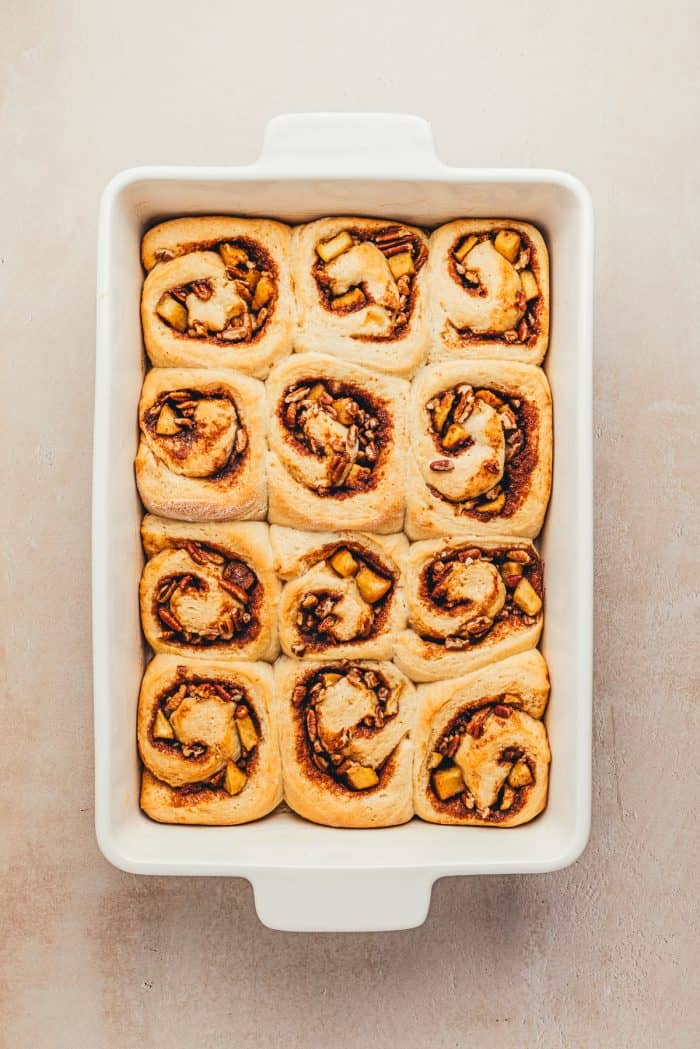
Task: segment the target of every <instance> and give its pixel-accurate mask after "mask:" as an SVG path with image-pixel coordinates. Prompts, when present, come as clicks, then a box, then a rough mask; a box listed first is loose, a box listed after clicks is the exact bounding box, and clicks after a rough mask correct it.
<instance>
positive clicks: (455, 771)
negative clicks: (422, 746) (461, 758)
mask: <svg viewBox="0 0 700 1049" xmlns="http://www.w3.org/2000/svg"><path fill="white" fill-rule="evenodd" d="M466 789H467V785H466V783H465V782H464V777H463V775H462V770H461V769H460V768H458V767H457V765H450V767H449V768H446V769H438V770H437V772H433V790H434V791H435V793H436V794H437V796H438V797H439V799H440V801H447V799H448V798H454V796H455V794H461V793H462V791H464V790H466Z"/></svg>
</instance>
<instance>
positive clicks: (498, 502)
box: [476, 492, 506, 514]
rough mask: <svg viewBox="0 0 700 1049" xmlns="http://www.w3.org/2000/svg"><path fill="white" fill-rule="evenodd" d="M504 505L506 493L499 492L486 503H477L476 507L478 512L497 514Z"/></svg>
mask: <svg viewBox="0 0 700 1049" xmlns="http://www.w3.org/2000/svg"><path fill="white" fill-rule="evenodd" d="M505 505H506V493H505V492H501V494H500V495H497V496H496V498H495V499H490V500H489V501H488V502H487V503H479V505H478V506H477V508H476V509H477V510H478V511H479V513H480V514H498V513H500V512H501V510H502V509H503V507H504V506H505Z"/></svg>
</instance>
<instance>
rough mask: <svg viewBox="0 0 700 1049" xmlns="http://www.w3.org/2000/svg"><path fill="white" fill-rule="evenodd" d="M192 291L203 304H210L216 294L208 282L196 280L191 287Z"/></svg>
mask: <svg viewBox="0 0 700 1049" xmlns="http://www.w3.org/2000/svg"><path fill="white" fill-rule="evenodd" d="M190 287H191V288H192V291H193V292H194V293H195V295H196V296H197V298H198V299H201V300H202V302H208V301H209V299H210V298H211V297H212V295H213V294H214V291H213V288H212V286H211V284H210V283H209V281H208V280H195V281H193V282H192V284H191V285H190Z"/></svg>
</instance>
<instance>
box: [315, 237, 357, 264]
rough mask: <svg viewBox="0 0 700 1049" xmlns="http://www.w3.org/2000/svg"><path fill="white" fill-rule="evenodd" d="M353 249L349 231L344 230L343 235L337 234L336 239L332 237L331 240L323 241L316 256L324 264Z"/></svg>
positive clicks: (317, 248)
mask: <svg viewBox="0 0 700 1049" xmlns="http://www.w3.org/2000/svg"><path fill="white" fill-rule="evenodd" d="M351 247H352V237H351V236H350V234H349V233H348V231H347V230H343V231H342V232H341V233H338V234H336V236H335V237H331V239H330V240H325V241H321V242H320V244H317V245H316V254H317V255H318V256H319V258H321V259H323V261H324V262H330V261H331V259H335V258H337V257H338V255H342V254H343V252H344V251H347V250H348V248H351Z"/></svg>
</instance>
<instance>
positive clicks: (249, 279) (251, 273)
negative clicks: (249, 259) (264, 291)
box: [243, 270, 260, 292]
mask: <svg viewBox="0 0 700 1049" xmlns="http://www.w3.org/2000/svg"><path fill="white" fill-rule="evenodd" d="M243 280H244V281H245V282H246V284H247V285H248V287H249V288H250V290H251V292H254V291H255V289H256V288H257V286H258V281H259V280H260V271H259V270H246V273H245V276H244V277H243Z"/></svg>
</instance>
